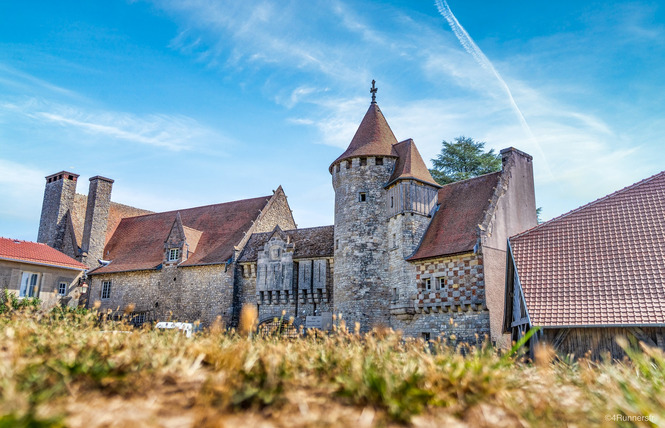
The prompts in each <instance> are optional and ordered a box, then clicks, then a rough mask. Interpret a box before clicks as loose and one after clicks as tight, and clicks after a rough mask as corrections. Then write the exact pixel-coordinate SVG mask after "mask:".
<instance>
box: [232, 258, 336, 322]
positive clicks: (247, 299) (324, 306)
mask: <svg viewBox="0 0 665 428" xmlns="http://www.w3.org/2000/svg"><path fill="white" fill-rule="evenodd" d="M321 260H326V261H327V263H326V265H327V270H328V271H327V277H326V279H327V282H326V286H327V289H328V290H330V291H329V294H328V296H322V297H323V298H321V299H319V298H318V297H317V296H316V295H315V296H312V295H311V293H310V295H309V296H308V298H307V299H304V298H303V297H302V295H298V294H297V293H295V291H296V290H297V287H296V284H298V282H299V276H298V275H299V270H300V269H299V263H300V262H309V263H312V261H313V260H311V259H306V260H299V261H296V262H294V263H293V281H294V288H293V290H294V294H293V297H292V298H290V299H289V300H288V301H286V300H284V298H283V297H284V296H281V297H282V299H281V300H280V301H279V302H278V301H277V300H274V299H273V300H272V301H268V300H267V299H266V300H264V302H263V303H260V302H259V301H258V299H257V292H256V290H257V289H256V277H257V275H256V274H257V264H256V263H242V264H241V265H239V267H238V273H237V275H236V278H237V281H238V287H237V288H238V293H239V296H240V298H239V299H238V300H239V302H240V305H241V306H242V305H244V304H253V305H256V306H257V308H258V312H259V322H266V321H271V320H272V319H274V318H281V317H282V311H284V313H285V314H284V319H285V320H288V319H289V318H291V317H293V318H294V320H295V324H296V325H304V324H305V319H306V317H307V316H308V315H318V314H320V313H321V312H332V309H333V308H332V298H333V294H332V285H333V273H334V264H333V263H332V259H321Z"/></svg>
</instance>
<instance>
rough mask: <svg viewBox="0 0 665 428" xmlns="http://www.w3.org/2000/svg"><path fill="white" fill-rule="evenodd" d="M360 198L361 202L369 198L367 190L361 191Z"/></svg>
mask: <svg viewBox="0 0 665 428" xmlns="http://www.w3.org/2000/svg"><path fill="white" fill-rule="evenodd" d="M358 200H359V201H360V202H365V201H366V200H367V193H365V192H360V195H359V198H358Z"/></svg>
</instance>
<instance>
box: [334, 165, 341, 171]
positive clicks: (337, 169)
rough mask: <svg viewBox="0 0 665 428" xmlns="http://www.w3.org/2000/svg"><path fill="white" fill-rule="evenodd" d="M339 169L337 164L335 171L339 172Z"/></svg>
mask: <svg viewBox="0 0 665 428" xmlns="http://www.w3.org/2000/svg"><path fill="white" fill-rule="evenodd" d="M340 167H341V164H337V165H336V166H335V171H337V172H339V170H340Z"/></svg>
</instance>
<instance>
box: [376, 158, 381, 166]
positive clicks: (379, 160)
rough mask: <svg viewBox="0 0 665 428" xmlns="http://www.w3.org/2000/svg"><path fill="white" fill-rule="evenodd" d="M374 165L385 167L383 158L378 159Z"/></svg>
mask: <svg viewBox="0 0 665 428" xmlns="http://www.w3.org/2000/svg"><path fill="white" fill-rule="evenodd" d="M374 163H375V164H376V165H383V158H376V161H375V162H374Z"/></svg>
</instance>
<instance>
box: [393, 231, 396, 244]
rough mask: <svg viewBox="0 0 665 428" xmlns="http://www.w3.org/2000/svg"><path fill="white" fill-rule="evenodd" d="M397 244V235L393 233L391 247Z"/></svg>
mask: <svg viewBox="0 0 665 428" xmlns="http://www.w3.org/2000/svg"><path fill="white" fill-rule="evenodd" d="M396 246H397V235H396V234H394V233H393V247H396Z"/></svg>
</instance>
